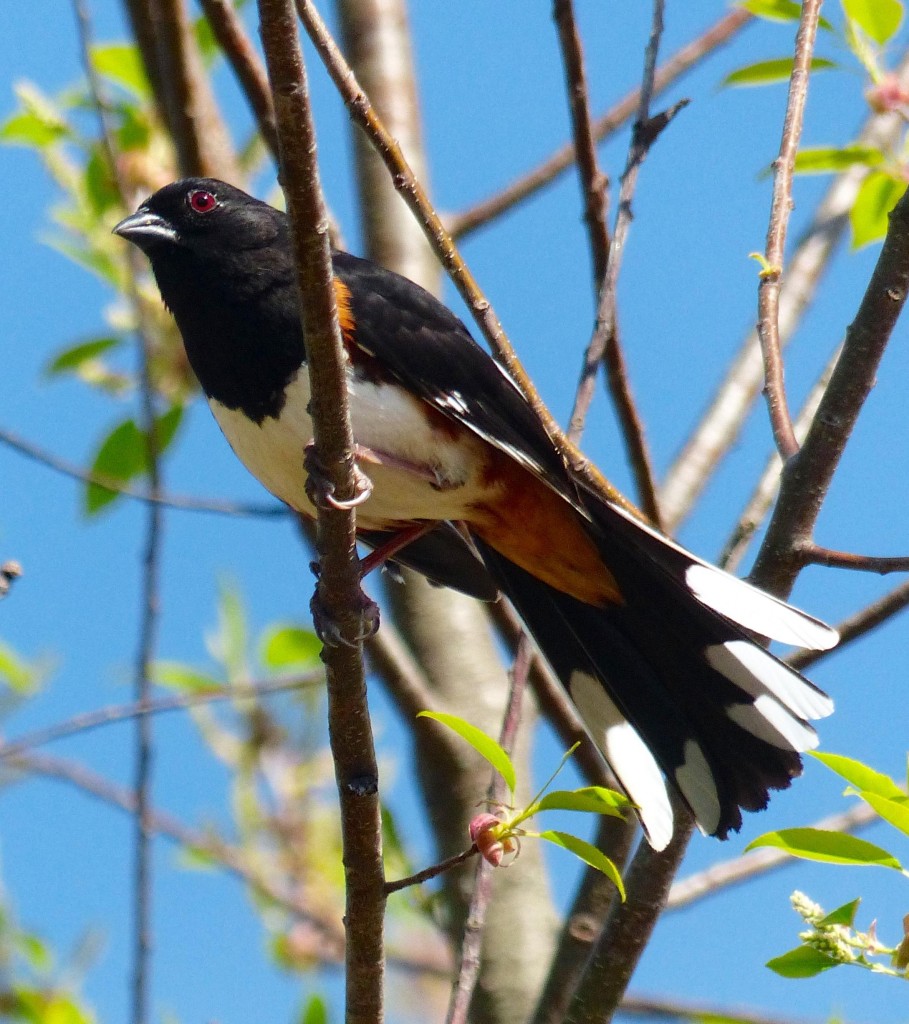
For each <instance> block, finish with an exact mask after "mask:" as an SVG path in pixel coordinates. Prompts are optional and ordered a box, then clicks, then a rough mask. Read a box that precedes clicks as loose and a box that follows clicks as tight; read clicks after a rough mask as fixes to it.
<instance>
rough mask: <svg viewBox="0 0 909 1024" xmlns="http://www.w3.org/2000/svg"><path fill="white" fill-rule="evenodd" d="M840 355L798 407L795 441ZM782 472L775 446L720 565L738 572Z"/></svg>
mask: <svg viewBox="0 0 909 1024" xmlns="http://www.w3.org/2000/svg"><path fill="white" fill-rule="evenodd" d="M839 357H840V350H839V349H837V350H836V352H834V354H833V356H832V357H831V359H830V360H829V361H828V362H827V365H826V366H825V367H824V371H823V373H822V374H821V375H820V377H819V378H818V379H817V380H816V381H815V382H814V385H813V386H812V388H811V391H810V392H809V394H808V397H807V398H806V399H805V402H804V404H803V405H802V408H801V409H800V410H799V414H798V416H797V418H796V421H795V423H794V424H793V429H794V430H795V436H796V440H797V441H798V443H799V444H801V443H802V442H803V441H804V440H805V436H806V434H807V433H808V428H809V427H810V426H811V422H812V420H813V419H814V417H815V416H816V415H817V410H818V406H819V405H820V404H821V399H822V398H823V397H824V392H825V391H826V390H827V385H828V384H829V383H830V377H831V374H832V373H833V368H834V366H836V361H837V359H839ZM782 471H783V460H782V459H781V458H780V454H779V452H778V451H777V450H776V448H774V449H773V451H772V452H771V455H770V458H769V459H768V460H767V464H766V466H765V467H764V471H763V473H761V476H760V478H759V479H758V482H757V484H755V487H754V490H753V491H752V492H751V497H750V498H749V499H748V502H747V503H746V505H745V508H744V509H743V511H742V514H741V515H740V516H739V518H738V521H737V522H736V524H735V527H734V528H733V530H732V533H731V534H730V536H729V539H728V540H727V541H726V543H725V544H724V545H723V550H722V552H721V553H720V556H719V558H718V559H717V565H719V566H721V567H722V568H723V569H725V570H726V571H727V572H735V571H736V569H737V568H738V565H739V563H740V562H741V560H742V559H743V558H744V557H745V552H746V551H747V550H748V546H749V545H750V543H751V541H752V539H753V537H754V535H755V534H756V533H757V531H758V529H759V528H760V526H761V523H763V522H764V520H765V519H766V517H767V516H768V514H769V513H770V509H771V508H772V507H773V501H774V498H775V497H776V495H777V491H778V490H779V487H780V474H781V473H782Z"/></svg>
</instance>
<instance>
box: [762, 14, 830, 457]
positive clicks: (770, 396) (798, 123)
mask: <svg viewBox="0 0 909 1024" xmlns="http://www.w3.org/2000/svg"><path fill="white" fill-rule="evenodd" d="M822 3H823V0H804V2H803V3H802V14H801V18H800V20H799V29H798V33H797V34H796V37H795V57H794V60H793V66H792V75H791V77H790V79H789V99H788V101H787V104H786V116H785V118H784V120H783V136H782V139H781V140H780V154H779V156H778V157H777V158H776V160H775V161H774V165H773V166H774V174H773V201H772V204H771V208H770V224H769V225H768V228H767V247H766V250H765V252H764V259H765V261H766V262H765V265H764V269H763V270H762V271H761V279H760V284H759V285H758V335H759V336H760V339H761V351H762V352H763V356H764V377H765V381H766V384H765V387H766V393H767V407H768V410H769V412H770V422H771V425H772V427H773V436H774V439H775V441H776V446H777V449H778V450H779V453H780V455H781V456H782V457H783V459H788V458H790V457H791V456H792V455H794V454H795V453H796V452H797V451H798V448H799V444H798V441H797V440H796V436H795V431H794V430H793V427H792V418H791V416H790V414H789V406H788V403H787V401H786V388H785V383H784V380H783V356H782V350H781V346H780V323H779V317H780V278H781V277H782V274H783V253H784V250H785V247H786V231H787V229H788V227H789V214H790V211H791V210H792V177H793V173H794V168H795V156H796V153H797V152H798V148H799V141H800V140H801V137H802V124H803V122H804V118H805V104H806V101H807V99H808V81H809V77H810V73H811V58H812V56H813V54H814V40H815V37H816V35H817V23H818V18H819V17H820V13H821V4H822Z"/></svg>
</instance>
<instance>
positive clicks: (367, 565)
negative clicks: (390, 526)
mask: <svg viewBox="0 0 909 1024" xmlns="http://www.w3.org/2000/svg"><path fill="white" fill-rule="evenodd" d="M436 526H438V523H435V522H432V521H430V522H423V523H412V524H411V525H410V526H405V527H404V529H403V530H398V532H397V533H393V534H392V535H391V536H390V537H389V538H388V540H387V541H385V543H384V544H380V545H379V547H377V548H373V550H372V551H370V552H369V554H368V555H367V556H366V557H365V558H361V559H360V576H361V577H363V576H368V575H369V574H370V573H371V572H372V571H373V570H374V569H378V568H379V567H380V566H383V565H384V564H385V563H386V562H387V561H388V560H389V559H390V558H392V557H393V556H394V555H396V554H397V553H398V552H399V551H400V550H401V549H402V548H406V547H407V545H408V544H412V543H413V542H414V541H415V540H417V539H419V538H420V537H423V536H425V534H427V533H429V531H430V530H434V529H435V528H436Z"/></svg>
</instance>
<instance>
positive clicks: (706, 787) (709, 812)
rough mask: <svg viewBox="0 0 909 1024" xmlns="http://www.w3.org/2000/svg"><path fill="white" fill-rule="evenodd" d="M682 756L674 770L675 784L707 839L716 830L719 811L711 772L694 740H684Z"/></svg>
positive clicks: (717, 797) (698, 745)
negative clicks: (680, 761)
mask: <svg viewBox="0 0 909 1024" xmlns="http://www.w3.org/2000/svg"><path fill="white" fill-rule="evenodd" d="M684 755H685V760H684V762H683V763H682V764H681V765H679V767H678V768H676V770H675V781H676V783H677V784H678V787H679V789H680V790H681V791H682V795H683V796H684V797H685V800H686V801H687V802H688V806H689V807H690V808H691V809H692V811H694V817H695V820H696V821H697V823H698V828H699V829H701V830H702V831H703V832H705V833H706V834H707V835H711V834H713V833H714V832H716V830H717V828H718V827H719V824H720V814H721V810H722V809H721V807H720V795H719V793H717V791H716V783H715V782H714V780H713V772H712V771H711V770H710V765H709V764H707V758H706V757H704V751H703V750H701V745H700V744H699V743H698V742H697V740H691V739H689V740H685V750H684Z"/></svg>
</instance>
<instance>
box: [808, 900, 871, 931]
mask: <svg viewBox="0 0 909 1024" xmlns="http://www.w3.org/2000/svg"><path fill="white" fill-rule="evenodd" d="M861 902H862V901H861V899H856V900H852V902H850V903H844V904H843V905H842V906H841V907H837V908H836V910H831V911H830V913H829V914H827V915H826V917H823V918H821V920H820V921H818V923H817V927H818V928H830V927H832V926H833V925H835V924H842V925H845V926H846V927H847V928H851V927H852V923H853V921H855V915H856V912H857V910H858V908H859V904H860V903H861Z"/></svg>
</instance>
